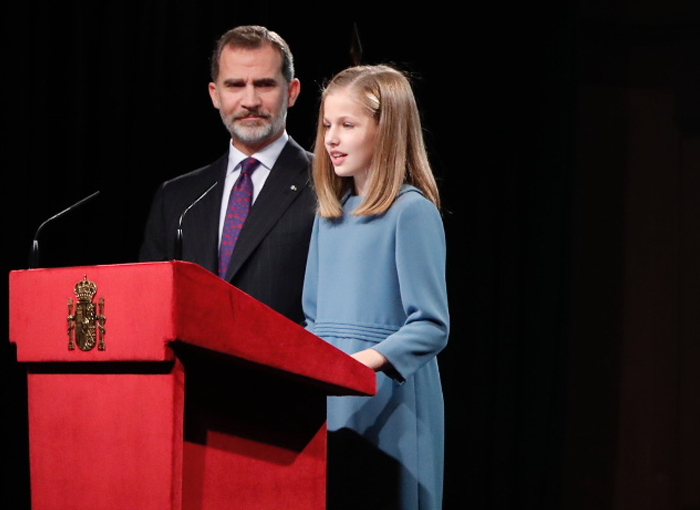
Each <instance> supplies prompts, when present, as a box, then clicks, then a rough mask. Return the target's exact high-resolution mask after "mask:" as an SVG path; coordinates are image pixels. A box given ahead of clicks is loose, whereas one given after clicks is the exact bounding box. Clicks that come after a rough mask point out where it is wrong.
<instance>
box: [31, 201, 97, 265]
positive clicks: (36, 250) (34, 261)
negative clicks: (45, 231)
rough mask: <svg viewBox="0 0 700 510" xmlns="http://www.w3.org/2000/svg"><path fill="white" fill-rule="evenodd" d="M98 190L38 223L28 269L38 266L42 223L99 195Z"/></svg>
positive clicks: (58, 216) (44, 223)
mask: <svg viewBox="0 0 700 510" xmlns="http://www.w3.org/2000/svg"><path fill="white" fill-rule="evenodd" d="M99 194H100V192H99V191H95V192H94V193H93V194H92V195H90V196H87V197H85V198H83V199H82V200H80V201H79V202H76V203H75V204H73V205H71V206H70V207H67V208H65V209H64V210H62V211H61V212H60V213H58V214H54V215H53V216H51V217H50V218H49V219H48V220H46V221H44V222H43V223H42V224H41V225H39V228H38V229H36V233H35V234H34V240H33V241H32V250H31V252H30V254H29V269H35V268H37V267H39V232H40V231H41V229H42V228H44V225H46V224H47V223H48V222H50V221H52V220H55V219H56V218H60V217H61V216H63V215H64V214H66V213H69V212H70V211H72V210H73V209H77V208H78V207H80V206H81V205H83V204H84V203H85V202H87V201H88V200H90V199H91V198H94V197H96V196H97V195H99Z"/></svg>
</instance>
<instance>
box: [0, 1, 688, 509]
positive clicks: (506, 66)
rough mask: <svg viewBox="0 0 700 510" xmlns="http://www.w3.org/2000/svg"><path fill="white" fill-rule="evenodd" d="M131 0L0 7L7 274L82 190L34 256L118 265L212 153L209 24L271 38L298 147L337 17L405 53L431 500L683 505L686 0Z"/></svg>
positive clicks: (13, 498)
mask: <svg viewBox="0 0 700 510" xmlns="http://www.w3.org/2000/svg"><path fill="white" fill-rule="evenodd" d="M134 4H135V5H134V6H130V5H128V4H127V3H122V2H116V1H109V0H107V1H104V2H87V1H84V2H80V1H65V2H60V3H58V2H48V1H38V2H25V3H24V4H23V5H19V4H11V5H10V6H6V7H4V8H3V11H4V13H3V18H4V19H3V24H4V27H3V32H2V33H3V39H4V40H3V42H2V45H1V47H2V52H3V53H2V63H3V73H2V74H3V85H4V90H5V93H4V94H3V102H4V104H3V109H2V118H3V124H4V125H3V137H2V140H3V142H2V151H0V152H1V153H2V169H3V184H2V190H3V202H2V206H3V209H2V211H1V214H0V218H2V219H1V220H0V221H1V222H2V224H1V227H2V229H1V232H2V236H3V239H4V242H3V250H2V251H3V269H4V270H3V271H2V274H3V279H4V280H3V281H4V285H5V287H6V288H7V279H6V278H7V274H8V273H9V271H11V270H16V269H24V268H26V267H27V265H28V255H29V249H30V246H31V242H32V238H33V236H34V234H35V231H36V229H37V228H38V226H39V225H40V224H41V222H43V221H44V220H45V219H47V218H48V217H50V216H52V215H54V214H56V213H57V212H59V211H61V210H62V209H64V208H65V207H67V206H69V205H70V204H72V203H74V202H77V201H78V200H79V199H81V198H83V197H85V196H87V195H89V194H91V193H93V192H94V191H96V190H100V192H101V193H100V196H99V197H98V198H97V199H95V200H93V201H91V202H90V203H88V204H86V205H85V206H84V207H83V208H81V209H79V210H78V211H79V212H78V211H76V212H75V214H72V215H67V216H65V217H63V218H61V219H59V220H56V221H54V222H52V223H50V224H49V225H47V226H46V227H45V228H44V229H43V230H42V233H41V236H40V239H39V240H40V247H41V257H42V258H41V265H42V266H45V267H56V266H65V265H88V264H110V263H122V262H131V261H135V260H136V257H137V251H138V246H139V243H140V237H141V233H142V228H143V223H144V221H145V217H146V214H147V209H148V206H149V203H150V199H151V196H152V194H153V192H154V190H155V187H156V186H157V184H158V183H159V182H161V181H162V180H164V179H167V178H170V177H173V176H175V175H178V174H180V173H183V172H185V171H188V170H191V169H194V168H196V167H198V166H201V165H204V164H206V163H208V162H210V161H212V160H213V159H215V158H216V157H218V156H219V155H220V154H222V153H223V151H225V149H226V143H227V133H226V132H225V130H224V128H223V127H222V126H221V123H220V120H219V117H218V112H217V111H216V110H214V109H213V108H212V106H211V103H210V100H209V97H208V94H207V90H206V89H207V83H208V80H209V77H208V57H209V54H210V51H211V49H212V47H213V44H214V41H215V39H216V38H217V37H218V36H219V35H220V34H221V33H223V32H224V31H225V30H226V29H228V28H230V27H232V26H234V25H238V24H247V23H259V24H264V25H266V26H268V27H270V28H272V29H274V30H277V31H279V32H280V33H281V34H282V35H283V37H285V38H286V39H287V41H288V42H289V43H290V45H291V47H292V50H293V52H294V54H295V57H296V65H297V75H298V77H299V78H300V79H301V82H302V94H301V97H300V100H299V102H298V103H297V105H296V106H294V107H293V108H292V109H291V110H290V117H289V122H288V131H289V132H290V134H291V135H292V136H294V137H295V138H296V139H297V141H299V142H300V143H301V144H302V145H304V146H306V147H311V143H312V140H313V133H314V127H315V119H316V117H315V115H316V108H317V99H318V92H319V88H320V86H321V85H322V83H323V82H324V80H325V79H327V78H329V77H330V76H331V75H332V74H333V73H334V72H336V71H339V70H340V69H342V68H344V67H346V66H348V65H350V63H351V60H350V53H349V50H350V43H351V38H352V33H353V26H356V27H357V30H358V33H359V37H360V42H361V44H362V49H363V62H365V63H380V62H389V63H395V64H397V65H399V66H401V67H402V68H404V69H406V70H407V71H411V72H413V73H415V82H414V84H415V91H416V95H417V97H418V101H419V104H420V106H421V110H422V112H423V118H424V127H425V135H426V141H427V144H428V149H429V151H430V156H431V160H432V162H433V165H434V171H435V173H436V175H437V177H438V179H439V183H440V186H441V190H442V194H443V200H444V209H445V227H446V232H447V239H448V246H449V248H448V286H449V293H450V306H451V311H452V333H451V337H450V343H449V345H448V347H447V349H446V350H445V351H444V352H443V353H442V354H441V355H440V363H441V370H442V376H443V386H444V392H445V400H446V412H447V430H446V434H447V439H446V440H447V452H446V454H447V458H446V480H445V505H444V508H445V510H462V509H484V510H486V509H493V510H511V509H513V510H514V509H529V508H537V509H541V510H542V509H543V510H550V509H551V510H556V509H563V510H579V509H580V510H583V509H586V510H589V509H590V510H605V509H616V510H618V509H620V510H621V509H625V510H626V509H629V510H647V509H648V510H666V509H669V510H670V509H674V510H698V509H700V484H699V483H697V482H698V480H700V441H699V440H698V430H700V409H699V408H700V402H699V401H698V395H699V394H700V391H699V390H700V375H699V373H700V372H699V371H698V366H700V342H699V341H698V334H699V333H700V320H699V319H698V312H697V311H698V309H699V306H698V305H700V290H699V289H700V271H699V270H698V263H697V261H698V260H700V258H699V257H700V233H699V232H698V219H697V218H698V217H699V213H700V210H699V209H700V206H699V205H698V199H697V197H698V191H699V190H700V175H699V174H700V72H699V70H700V57H699V55H700V53H699V52H700V9H698V3H697V2H693V1H690V0H688V1H682V0H677V1H662V0H645V1H633V0H627V1H625V0H608V1H602V0H600V1H596V0H580V1H578V2H576V1H573V0H561V1H545V2H505V3H504V2H490V3H485V4H482V3H467V4H464V5H463V6H462V7H459V8H458V7H457V4H456V3H448V2H444V1H442V0H438V1H437V2H429V3H426V4H424V5H415V6H409V4H408V3H405V2H401V3H396V4H391V3H389V2H366V3H363V2H352V3H349V2H344V3H328V2H312V1H301V2H297V3H294V2H274V1H271V0H270V1H264V0H263V1H260V2H255V3H252V2H251V3H247V2H246V3H244V2H236V1H229V2H217V1H214V0H200V1H198V2H186V1H152V0H144V1H141V2H138V3H134ZM253 4H254V5H253ZM460 5H461V4H460ZM42 299H43V297H42V296H37V320H41V316H40V311H41V306H42ZM3 306H4V308H5V309H7V302H6V301H5V302H4V304H3ZM3 321H4V322H3V324H2V330H3V331H7V323H6V314H3ZM6 336H7V335H5V337H6ZM2 345H3V347H2V353H3V354H2V369H1V371H2V377H3V380H2V386H3V399H4V400H3V420H2V421H3V423H4V425H5V427H4V430H5V432H4V434H3V438H4V439H3V448H4V451H3V455H2V456H3V459H4V461H5V462H6V466H5V469H4V471H3V473H4V476H3V483H4V489H3V492H2V494H0V501H2V507H3V508H7V509H9V510H15V509H17V510H23V509H26V508H28V501H29V477H28V462H29V460H28V455H27V418H26V381H25V372H24V367H22V366H20V365H18V364H17V363H16V361H15V352H14V347H13V346H12V344H10V343H9V342H3V343H2ZM83 483H88V484H89V474H85V473H82V474H81V473H76V486H75V488H70V489H69V490H79V487H80V485H81V484H83ZM368 483H371V482H370V481H368Z"/></svg>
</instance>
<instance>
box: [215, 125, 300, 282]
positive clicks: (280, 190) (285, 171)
mask: <svg viewBox="0 0 700 510" xmlns="http://www.w3.org/2000/svg"><path fill="white" fill-rule="evenodd" d="M308 166H309V160H308V159H307V156H306V153H305V151H304V150H303V149H302V148H301V147H300V146H299V145H298V144H297V143H296V142H295V141H293V140H292V139H291V138H290V139H289V141H288V142H287V145H285V147H284V149H283V150H282V152H281V153H280V156H279V158H277V161H276V162H275V166H274V167H273V168H272V170H271V171H270V175H269V176H268V178H267V181H266V182H265V186H263V189H262V190H261V192H260V194H259V195H258V197H257V199H256V200H255V203H254V204H253V207H252V208H251V210H250V213H249V214H248V218H247V219H246V221H245V224H244V225H243V228H242V230H241V233H240V235H239V237H238V241H237V242H236V248H235V250H234V253H233V257H232V259H231V264H230V265H229V268H228V272H227V273H226V279H227V280H229V281H230V280H231V279H232V278H233V276H234V275H235V274H236V273H237V272H238V270H239V269H240V268H241V266H242V265H243V264H244V263H245V261H246V260H247V259H248V257H250V255H251V254H252V253H253V251H255V249H256V248H257V247H258V245H259V244H260V242H261V241H262V240H263V239H264V238H265V237H266V236H267V234H268V233H269V232H270V230H271V229H272V228H273V227H274V225H275V224H276V223H277V221H278V220H279V219H280V217H281V216H282V215H283V214H284V213H285V211H286V210H287V209H288V208H289V206H290V205H291V204H292V203H293V202H294V200H296V198H297V197H298V196H299V195H300V194H301V192H302V191H303V190H304V188H306V187H307V186H309V172H308ZM217 225H218V223H217Z"/></svg>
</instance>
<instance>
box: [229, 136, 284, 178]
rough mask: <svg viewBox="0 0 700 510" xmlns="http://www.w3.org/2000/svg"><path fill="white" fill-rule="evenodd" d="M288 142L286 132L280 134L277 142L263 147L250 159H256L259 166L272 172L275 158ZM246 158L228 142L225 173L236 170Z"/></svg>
mask: <svg viewBox="0 0 700 510" xmlns="http://www.w3.org/2000/svg"><path fill="white" fill-rule="evenodd" d="M288 140H289V135H288V134H287V131H283V132H282V136H280V137H279V138H278V139H277V140H275V141H274V142H272V143H271V144H270V145H266V146H265V147H263V148H262V149H261V150H259V151H258V152H256V153H255V154H253V155H252V156H251V157H253V158H255V159H257V160H258V161H260V164H261V165H263V166H264V167H265V168H267V169H268V170H272V167H273V166H274V164H275V161H277V158H278V157H279V155H280V153H281V152H282V149H284V146H285V145H287V141H288ZM247 157H248V156H247V155H245V154H243V153H242V152H241V151H239V150H238V149H236V148H235V147H234V146H233V142H229V151H228V171H227V173H231V172H233V171H234V170H237V169H238V165H240V163H241V161H243V160H244V159H246V158H247Z"/></svg>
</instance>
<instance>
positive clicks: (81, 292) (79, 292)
mask: <svg viewBox="0 0 700 510" xmlns="http://www.w3.org/2000/svg"><path fill="white" fill-rule="evenodd" d="M74 290H75V295H76V296H77V297H78V299H79V300H80V301H92V298H93V297H95V294H96V293H97V285H95V283H94V282H91V281H90V280H88V279H87V275H84V276H83V279H82V280H81V281H79V282H78V283H76V284H75V287H74Z"/></svg>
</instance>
